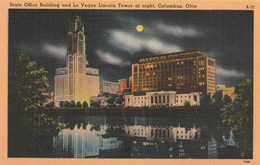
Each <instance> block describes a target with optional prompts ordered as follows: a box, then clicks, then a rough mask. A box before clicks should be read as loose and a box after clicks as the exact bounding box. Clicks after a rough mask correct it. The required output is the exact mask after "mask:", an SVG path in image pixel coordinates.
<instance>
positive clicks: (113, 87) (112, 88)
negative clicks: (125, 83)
mask: <svg viewBox="0 0 260 165" xmlns="http://www.w3.org/2000/svg"><path fill="white" fill-rule="evenodd" d="M118 91H119V84H118V83H116V82H109V81H102V82H100V94H103V93H109V94H117V93H118Z"/></svg>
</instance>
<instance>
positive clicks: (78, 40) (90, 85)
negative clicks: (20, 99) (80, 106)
mask: <svg viewBox="0 0 260 165" xmlns="http://www.w3.org/2000/svg"><path fill="white" fill-rule="evenodd" d="M99 79H100V78H99V70H98V69H95V68H90V67H88V62H87V60H86V55H85V34H84V25H83V23H82V22H81V18H80V17H79V16H75V17H73V19H72V21H71V22H70V25H69V32H68V43H67V54H66V67H64V68H58V69H56V72H55V77H54V102H55V104H56V105H58V104H59V102H60V101H71V100H74V101H75V102H77V101H80V102H83V101H87V102H89V100H90V97H91V96H96V95H98V94H99Z"/></svg>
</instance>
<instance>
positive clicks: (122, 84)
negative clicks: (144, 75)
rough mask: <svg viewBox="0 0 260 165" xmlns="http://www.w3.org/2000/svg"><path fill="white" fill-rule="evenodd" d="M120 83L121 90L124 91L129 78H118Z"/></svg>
mask: <svg viewBox="0 0 260 165" xmlns="http://www.w3.org/2000/svg"><path fill="white" fill-rule="evenodd" d="M118 84H119V92H123V90H124V89H126V88H127V79H120V80H118Z"/></svg>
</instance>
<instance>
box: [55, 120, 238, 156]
mask: <svg viewBox="0 0 260 165" xmlns="http://www.w3.org/2000/svg"><path fill="white" fill-rule="evenodd" d="M58 119H59V120H60V122H63V123H66V125H67V126H66V128H65V129H64V130H62V131H61V132H60V133H59V135H58V136H56V137H53V141H52V153H53V157H61V158H167V159H186V158H193V159H196V158H199V159H211V158H212V159H216V158H218V159H230V158H239V155H240V154H239V149H238V148H237V147H236V146H237V145H236V142H235V140H234V139H235V138H234V135H233V133H232V131H230V128H226V127H222V125H221V121H220V119H219V118H217V117H192V116H188V117H183V118H179V117H178V118H176V117H105V116H59V117H58Z"/></svg>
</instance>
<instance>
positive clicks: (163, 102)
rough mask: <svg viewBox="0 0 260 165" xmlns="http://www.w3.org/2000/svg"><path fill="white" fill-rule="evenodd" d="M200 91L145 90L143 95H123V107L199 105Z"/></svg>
mask: <svg viewBox="0 0 260 165" xmlns="http://www.w3.org/2000/svg"><path fill="white" fill-rule="evenodd" d="M200 95H201V92H191V93H185V94H177V93H176V92H175V91H160V92H146V94H143V95H125V107H155V106H170V107H173V106H184V105H185V102H189V104H190V106H199V105H200Z"/></svg>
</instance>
